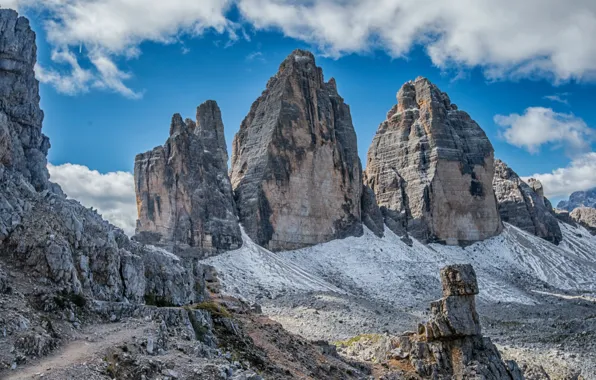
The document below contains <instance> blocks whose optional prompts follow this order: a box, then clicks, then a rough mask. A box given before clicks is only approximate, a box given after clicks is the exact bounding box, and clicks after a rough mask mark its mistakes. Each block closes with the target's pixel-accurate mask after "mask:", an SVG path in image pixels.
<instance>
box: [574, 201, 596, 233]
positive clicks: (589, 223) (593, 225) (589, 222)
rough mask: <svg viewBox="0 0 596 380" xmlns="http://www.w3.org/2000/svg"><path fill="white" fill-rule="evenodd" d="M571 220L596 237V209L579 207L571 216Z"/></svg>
mask: <svg viewBox="0 0 596 380" xmlns="http://www.w3.org/2000/svg"><path fill="white" fill-rule="evenodd" d="M569 216H570V217H571V219H572V220H573V221H575V222H577V223H578V224H579V225H581V226H583V227H585V228H586V229H587V230H588V231H590V232H591V233H592V234H593V235H596V208H592V207H577V208H575V209H574V210H573V211H571V213H570V214H569Z"/></svg>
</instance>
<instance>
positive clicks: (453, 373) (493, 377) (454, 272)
mask: <svg viewBox="0 0 596 380" xmlns="http://www.w3.org/2000/svg"><path fill="white" fill-rule="evenodd" d="M441 283H442V287H443V296H444V297H443V298H441V299H440V300H438V301H435V302H432V303H431V316H430V318H429V321H428V322H427V323H426V324H425V325H421V328H420V329H419V333H418V334H408V335H404V336H401V337H399V339H397V342H396V343H397V347H396V348H395V349H399V350H400V358H403V359H402V360H409V362H410V365H411V366H412V368H414V370H415V372H416V374H417V375H419V376H421V377H422V378H433V379H486V380H505V379H508V380H511V379H513V380H522V379H523V378H524V377H523V374H522V372H521V370H520V368H519V366H518V365H517V363H515V362H514V361H507V362H505V361H503V359H502V358H501V355H500V353H499V351H498V350H497V348H496V347H495V345H494V344H493V343H492V342H491V341H490V339H489V338H485V337H483V336H482V330H481V326H480V321H479V317H478V313H477V312H476V306H475V295H476V294H478V282H477V279H476V274H475V272H474V269H473V268H472V266H471V265H469V264H466V265H450V266H447V267H445V268H443V269H442V270H441Z"/></svg>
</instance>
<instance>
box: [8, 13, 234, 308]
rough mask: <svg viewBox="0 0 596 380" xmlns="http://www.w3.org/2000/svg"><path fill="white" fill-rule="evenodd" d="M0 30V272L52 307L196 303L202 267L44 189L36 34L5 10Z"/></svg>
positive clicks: (56, 189) (55, 189)
mask: <svg viewBox="0 0 596 380" xmlns="http://www.w3.org/2000/svg"><path fill="white" fill-rule="evenodd" d="M0 30H1V33H0V52H1V54H0V100H1V101H0V152H1V153H0V264H1V265H0V267H9V266H10V267H13V268H16V269H15V270H17V271H18V272H23V273H26V275H27V276H28V277H29V278H31V279H32V280H35V282H36V284H39V286H40V289H39V293H40V294H46V293H47V294H48V295H49V296H48V297H45V299H49V300H54V299H56V298H59V299H62V300H65V302H68V303H78V304H80V305H82V304H85V303H86V300H87V299H91V300H97V301H105V302H120V303H129V302H130V303H137V304H142V303H144V302H145V300H146V297H147V296H149V297H151V296H152V295H153V292H155V289H159V291H160V294H161V295H162V296H163V297H164V298H166V299H168V300H170V301H171V303H173V304H178V305H182V304H186V303H191V302H199V301H201V300H202V299H203V298H204V295H205V294H204V292H205V289H204V284H205V282H204V278H203V277H202V275H203V273H202V270H201V269H200V268H201V265H199V264H196V265H192V264H194V263H183V262H181V261H179V260H178V258H177V257H175V256H173V255H172V254H170V253H168V252H165V251H158V250H148V249H146V248H145V247H143V246H142V245H141V244H138V243H136V242H133V241H130V239H129V238H128V237H127V236H126V235H125V234H124V232H123V231H122V230H121V229H119V228H117V227H115V226H113V225H111V224H110V223H108V222H107V221H105V220H104V219H102V217H101V216H100V215H99V214H97V212H96V211H93V210H92V209H88V208H86V207H83V206H82V205H81V204H80V203H79V202H77V201H75V200H72V199H67V198H66V196H65V195H64V193H63V192H62V190H61V189H60V186H58V185H56V184H54V183H52V182H50V181H49V174H48V171H47V168H46V166H47V158H46V155H47V152H48V149H49V147H50V144H49V140H48V138H47V137H45V136H44V135H43V134H42V132H41V128H42V120H43V112H42V111H41V109H40V108H39V100H40V98H39V93H38V90H39V86H38V82H37V80H36V79H35V73H34V71H33V67H34V65H35V61H36V50H37V49H36V46H35V33H33V31H32V30H31V28H30V26H29V23H28V21H27V20H26V19H25V18H23V17H19V16H18V14H17V13H16V12H15V11H12V10H8V9H0ZM218 154H220V156H221V152H220V153H218ZM230 194H231V190H230ZM156 268H159V269H156ZM189 283H190V284H192V286H190V287H188V284H189ZM7 286H8V285H3V288H4V290H6V289H7ZM52 294H55V295H56V296H55V297H52V296H51V295H52Z"/></svg>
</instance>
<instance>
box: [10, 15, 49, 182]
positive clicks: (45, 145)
mask: <svg viewBox="0 0 596 380" xmlns="http://www.w3.org/2000/svg"><path fill="white" fill-rule="evenodd" d="M36 61H37V48H36V45H35V33H34V32H33V31H32V30H31V28H30V26H29V21H28V20H27V19H26V18H24V17H18V14H17V13H16V12H15V11H13V10H10V9H0V165H2V166H4V167H6V168H8V169H10V170H13V171H15V172H18V173H20V174H21V175H23V177H24V178H25V179H26V180H27V181H28V182H29V183H31V184H32V185H33V187H34V188H35V189H36V190H43V189H45V188H47V186H48V172H47V170H46V163H47V161H46V155H47V153H48V149H49V148H50V142H49V139H48V138H47V137H46V136H45V135H43V134H42V133H41V123H42V121H43V112H42V111H41V109H40V108H39V83H38V81H37V80H36V79H35V72H34V71H33V69H34V66H35V62H36Z"/></svg>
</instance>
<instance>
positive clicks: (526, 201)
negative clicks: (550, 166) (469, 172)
mask: <svg viewBox="0 0 596 380" xmlns="http://www.w3.org/2000/svg"><path fill="white" fill-rule="evenodd" d="M493 187H494V190H495V195H496V196H497V202H498V204H499V213H500V214H501V219H502V220H503V221H504V222H507V223H510V224H513V225H514V226H516V227H518V228H520V229H522V230H524V231H526V232H529V233H531V234H533V235H536V236H538V237H541V238H543V239H545V240H548V241H550V242H552V243H554V244H559V242H560V241H561V240H562V239H563V234H562V232H561V228H560V227H559V222H558V220H557V217H556V214H555V213H554V211H553V208H552V205H551V204H550V202H549V201H548V199H547V198H545V197H544V190H543V186H542V183H541V182H540V181H538V180H536V179H534V178H530V179H529V180H528V182H527V183H526V182H524V181H523V180H522V179H521V178H520V177H519V176H518V175H517V174H516V173H515V172H514V171H513V170H512V169H511V168H509V167H508V166H507V165H506V164H505V163H504V162H502V161H501V160H497V161H496V162H495V178H494V179H493Z"/></svg>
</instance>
